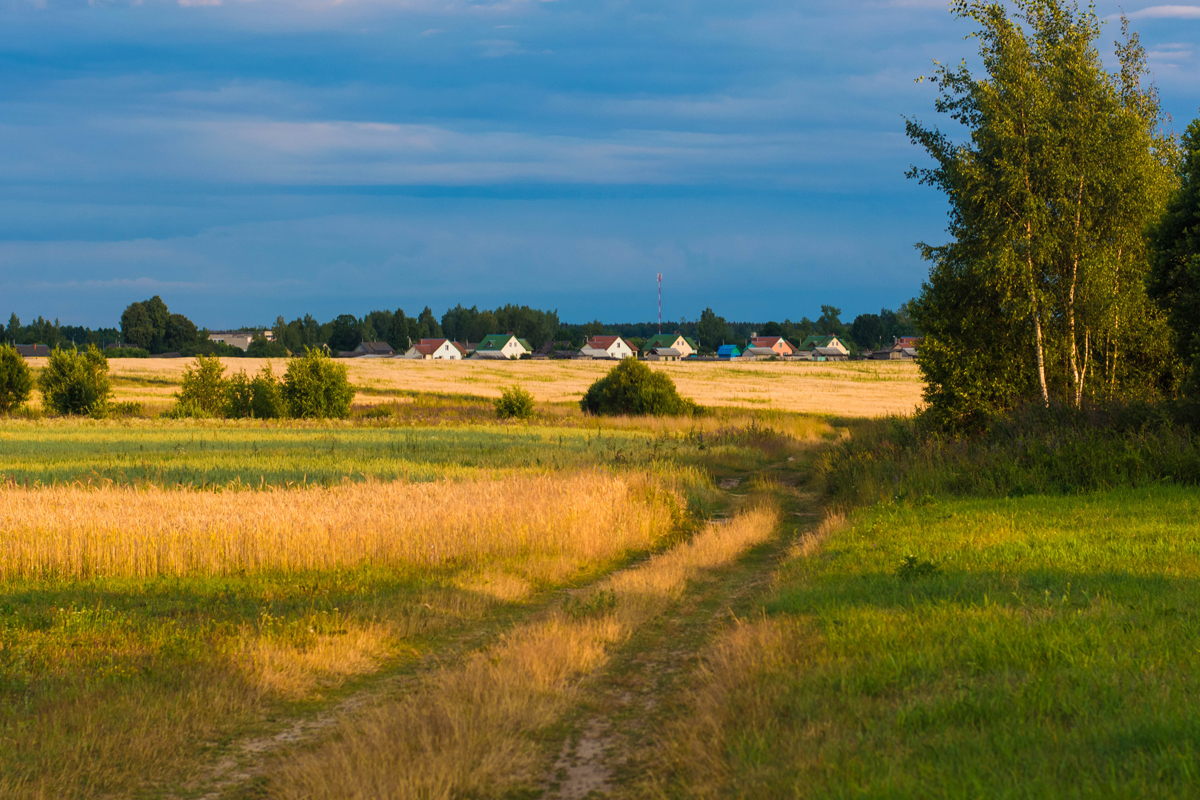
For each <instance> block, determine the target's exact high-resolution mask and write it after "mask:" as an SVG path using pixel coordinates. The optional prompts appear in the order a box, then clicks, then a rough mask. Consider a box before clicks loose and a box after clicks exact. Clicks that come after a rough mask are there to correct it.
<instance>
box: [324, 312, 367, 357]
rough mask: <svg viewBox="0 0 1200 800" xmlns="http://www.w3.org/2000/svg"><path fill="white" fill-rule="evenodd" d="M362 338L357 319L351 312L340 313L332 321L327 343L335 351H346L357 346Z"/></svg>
mask: <svg viewBox="0 0 1200 800" xmlns="http://www.w3.org/2000/svg"><path fill="white" fill-rule="evenodd" d="M362 340H363V338H362V333H361V331H360V330H359V327H358V319H357V318H356V317H355V316H354V315H353V314H342V315H340V316H339V317H338V318H337V319H335V320H334V321H333V330H332V331H331V332H330V334H329V340H328V342H327V344H328V345H329V349H330V350H333V351H335V352H338V351H341V352H348V351H350V350H353V349H354V348H356V347H358V346H359V344H361V343H362Z"/></svg>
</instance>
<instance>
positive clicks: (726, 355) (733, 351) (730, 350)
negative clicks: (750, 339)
mask: <svg viewBox="0 0 1200 800" xmlns="http://www.w3.org/2000/svg"><path fill="white" fill-rule="evenodd" d="M741 354H742V348H740V347H738V346H737V345H736V344H723V345H721V346H720V347H718V348H717V358H720V359H722V360H725V359H730V358H738V357H739V356H741Z"/></svg>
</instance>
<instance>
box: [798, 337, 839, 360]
mask: <svg viewBox="0 0 1200 800" xmlns="http://www.w3.org/2000/svg"><path fill="white" fill-rule="evenodd" d="M800 350H801V352H809V353H811V354H812V356H813V360H814V361H825V360H829V359H828V358H827V357H828V356H842V357H843V358H842V359H841V360H845V358H847V357H849V355H850V349H849V348H848V347H846V345H844V344H842V341H841V340H840V339H838V337H836V336H821V335H820V334H813V335H811V336H808V337H807V338H805V340H804V341H803V342H801V343H800ZM818 351H821V352H819V353H818ZM818 355H820V356H822V358H817V356H818Z"/></svg>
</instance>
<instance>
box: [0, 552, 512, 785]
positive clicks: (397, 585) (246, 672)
mask: <svg viewBox="0 0 1200 800" xmlns="http://www.w3.org/2000/svg"><path fill="white" fill-rule="evenodd" d="M454 577H455V570H442V571H438V572H433V571H430V570H422V571H417V570H413V571H411V572H409V573H403V572H397V571H395V570H388V571H383V570H373V569H362V570H354V571H346V572H340V573H310V574H304V573H288V574H276V575H260V576H252V577H232V578H222V579H199V578H197V579H188V578H183V579H151V580H136V581H135V580H111V579H103V578H100V579H94V580H88V581H79V582H49V581H24V582H12V583H8V584H5V585H4V586H3V590H2V592H0V739H3V740H4V741H5V742H6V745H5V747H3V748H0V790H2V791H0V794H2V795H4V796H17V795H18V792H17V789H16V787H20V786H22V785H26V784H27V785H28V787H30V788H31V789H32V788H34V787H37V788H36V790H35V791H34V795H35V796H36V795H37V791H42V792H48V794H47V796H53V797H62V798H67V797H79V798H86V797H95V796H103V795H107V793H109V792H113V793H116V794H117V795H119V796H129V795H130V794H136V791H131V790H133V789H134V788H135V787H136V785H137V782H138V781H139V780H144V781H146V782H147V783H148V784H157V785H160V786H161V785H170V784H172V783H176V782H178V781H179V780H180V779H181V777H182V776H183V775H184V774H186V771H187V770H188V768H189V767H191V766H192V765H194V763H195V761H196V759H197V757H199V756H202V755H203V753H204V752H205V751H206V750H210V749H211V748H212V747H214V746H216V745H218V744H220V743H221V742H223V741H227V740H228V739H229V737H230V736H232V735H235V734H237V733H239V732H244V731H245V730H247V729H248V728H249V729H253V728H254V727H256V726H258V725H261V724H262V721H263V720H264V718H269V717H270V716H272V715H275V714H281V713H296V712H297V711H299V710H302V709H303V708H304V707H306V706H308V705H312V704H313V703H314V702H317V701H319V700H320V699H321V698H322V697H323V696H327V695H328V694H329V693H330V692H334V693H335V694H336V692H337V691H338V690H339V687H340V686H342V685H347V686H350V687H352V686H353V685H354V678H355V676H354V675H350V676H340V678H339V677H338V676H327V679H326V680H321V679H320V675H319V674H318V680H317V685H316V686H315V687H312V688H313V690H315V693H314V691H311V690H310V691H308V692H305V693H304V694H303V696H297V697H289V696H288V695H287V693H286V692H285V693H280V692H278V691H275V690H274V689H273V687H272V685H270V684H265V685H264V683H263V682H262V681H261V680H259V678H258V676H259V673H260V667H259V665H258V664H256V663H255V662H254V660H253V653H254V648H256V647H259V646H261V645H262V644H263V643H264V642H268V643H269V645H270V647H271V648H273V649H275V650H277V651H279V652H281V653H286V654H290V656H288V657H290V658H292V659H300V658H302V657H303V653H304V652H305V651H306V649H309V648H311V647H313V646H314V645H315V644H317V642H318V641H319V640H320V639H321V638H329V637H339V636H345V635H346V634H347V633H351V632H353V631H354V630H355V629H357V628H361V627H362V626H363V625H370V624H375V625H383V626H386V629H387V631H388V635H387V636H385V637H383V639H382V641H381V642H380V644H381V649H382V652H381V653H377V654H376V655H377V657H380V658H382V660H383V661H384V662H385V663H391V664H393V665H402V664H404V663H406V662H412V661H414V660H415V658H416V657H417V656H419V655H420V654H422V653H425V652H429V651H430V650H431V649H434V648H436V647H437V646H438V644H439V642H441V641H442V640H443V639H445V637H447V636H452V635H454V634H456V633H457V632H460V631H462V630H464V629H468V628H472V627H474V628H478V629H480V630H484V629H488V628H489V627H491V626H495V625H497V624H501V620H502V619H503V618H504V617H505V615H510V614H513V613H518V612H519V611H520V610H521V609H522V608H526V607H527V606H528V603H527V602H516V603H514V602H502V601H499V600H496V599H494V598H490V597H486V596H481V595H479V594H477V593H475V592H472V591H469V590H467V589H464V588H461V587H459V586H456V585H455V582H454ZM346 680H348V681H349V683H348V684H344V681H346ZM6 791H12V792H13V794H7V793H6Z"/></svg>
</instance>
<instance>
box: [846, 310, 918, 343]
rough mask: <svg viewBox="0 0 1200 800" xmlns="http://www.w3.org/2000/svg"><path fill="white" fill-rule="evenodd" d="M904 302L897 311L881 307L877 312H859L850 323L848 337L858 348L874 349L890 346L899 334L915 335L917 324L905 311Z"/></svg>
mask: <svg viewBox="0 0 1200 800" xmlns="http://www.w3.org/2000/svg"><path fill="white" fill-rule="evenodd" d="M907 306H908V304H907V303H906V304H905V305H904V306H903V307H901V309H900V310H899V311H892V310H891V309H887V308H883V309H880V310H879V313H878V314H859V315H858V316H857V317H855V318H854V322H853V323H852V324H851V325H850V330H849V334H850V338H851V339H853V340H854V342H855V344H857V345H858V346H859V347H860V348H863V349H869V350H875V349H878V348H881V347H890V346H891V344H892V341H893V339H895V338H896V337H899V336H916V335H917V326H916V325H914V324H913V322H912V319H911V318H910V317H909V315H908V312H907V311H906V308H907Z"/></svg>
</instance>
